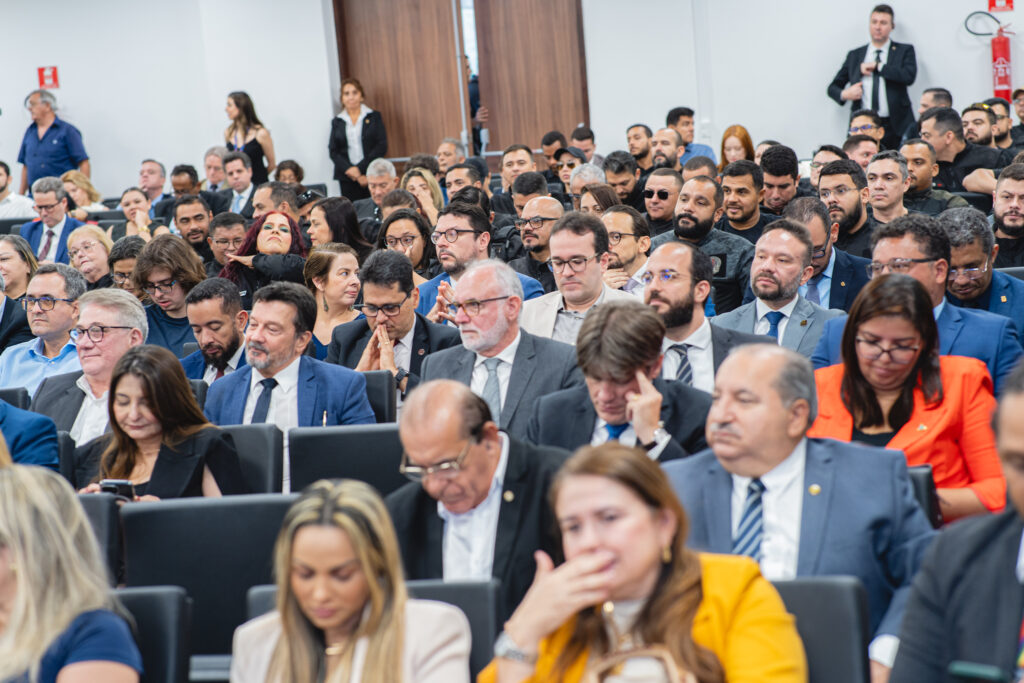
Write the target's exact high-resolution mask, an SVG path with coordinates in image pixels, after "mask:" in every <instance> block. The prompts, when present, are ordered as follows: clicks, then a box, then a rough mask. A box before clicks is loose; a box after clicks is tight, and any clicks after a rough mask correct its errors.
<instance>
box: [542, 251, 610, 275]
mask: <svg viewBox="0 0 1024 683" xmlns="http://www.w3.org/2000/svg"><path fill="white" fill-rule="evenodd" d="M598 256H600V254H594V255H593V256H573V257H572V258H571V259H560V258H553V259H548V260H547V264H548V268H550V269H551V272H553V273H561V272H562V271H563V270H564V269H565V267H566V265H568V266H569V267H570V268H572V272H574V273H582V272H583V270H584V269H585V268H586V267H587V262H588V261H592V260H594V259H596V258H597V257H598Z"/></svg>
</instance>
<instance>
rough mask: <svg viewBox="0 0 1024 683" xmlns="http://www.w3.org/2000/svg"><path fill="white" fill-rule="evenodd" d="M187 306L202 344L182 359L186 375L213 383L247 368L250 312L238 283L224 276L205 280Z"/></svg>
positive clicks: (190, 323)
mask: <svg viewBox="0 0 1024 683" xmlns="http://www.w3.org/2000/svg"><path fill="white" fill-rule="evenodd" d="M185 307H186V313H187V314H188V322H189V325H191V326H192V334H193V335H195V338H196V342H197V343H198V344H199V350H198V351H195V352H193V353H191V354H189V355H187V356H185V357H184V358H182V359H181V365H182V367H183V368H185V376H186V377H188V378H189V379H201V380H204V381H205V382H206V383H207V384H213V383H214V382H215V381H216V380H218V379H220V378H222V377H224V376H225V375H229V374H231V373H232V372H234V371H235V370H237V369H238V368H240V367H244V366H245V364H246V362H245V345H244V344H243V343H242V342H243V338H244V336H245V326H246V324H247V323H248V322H249V314H248V313H247V312H246V311H244V310H242V297H241V296H240V295H239V293H238V286H237V285H236V284H235V283H234V282H232V281H231V280H227V279H225V278H222V277H212V278H209V279H207V280H203V281H202V282H200V283H199V284H198V285H196V286H195V287H193V288H192V291H190V292H189V293H188V296H186V297H185Z"/></svg>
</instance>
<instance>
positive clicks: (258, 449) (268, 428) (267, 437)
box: [221, 424, 284, 493]
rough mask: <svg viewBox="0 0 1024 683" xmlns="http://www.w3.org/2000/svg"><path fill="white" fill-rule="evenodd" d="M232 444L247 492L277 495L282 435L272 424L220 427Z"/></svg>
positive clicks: (281, 469) (281, 474)
mask: <svg viewBox="0 0 1024 683" xmlns="http://www.w3.org/2000/svg"><path fill="white" fill-rule="evenodd" d="M221 429H223V430H224V431H225V432H227V433H228V434H230V435H231V438H233V439H234V441H235V450H237V451H238V462H239V464H240V465H241V466H242V476H243V477H244V478H245V483H246V484H248V485H249V491H250V492H251V493H280V492H281V480H282V479H283V478H284V446H283V444H284V435H283V434H281V430H280V429H278V428H277V427H276V426H275V425H272V424H251V425H230V426H225V427H222V428H221Z"/></svg>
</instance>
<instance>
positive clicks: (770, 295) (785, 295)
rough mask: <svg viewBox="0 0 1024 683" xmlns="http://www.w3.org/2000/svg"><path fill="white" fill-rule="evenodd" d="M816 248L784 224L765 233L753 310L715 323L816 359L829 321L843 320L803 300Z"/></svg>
mask: <svg viewBox="0 0 1024 683" xmlns="http://www.w3.org/2000/svg"><path fill="white" fill-rule="evenodd" d="M813 250H814V243H813V242H812V241H811V236H810V233H808V232H807V228H805V227H804V226H802V225H800V224H799V223H796V222H794V221H791V220H789V219H785V218H783V219H781V220H777V221H773V222H771V223H769V224H768V225H766V226H765V227H764V232H762V233H761V237H760V239H758V240H757V244H756V245H755V248H754V262H753V263H752V264H751V265H750V288H751V289H752V290H753V292H754V296H755V297H757V298H756V299H754V300H753V301H751V302H750V303H749V304H744V305H742V306H740V307H739V308H737V309H734V310H732V311H729V312H728V313H723V314H722V315H720V316H718V317H716V318H713V319H712V323H713V324H715V325H718V326H720V327H724V328H727V329H730V330H736V331H737V332H745V333H747V334H766V335H768V336H769V337H774V338H775V339H777V340H779V345H780V346H784V347H786V348H787V349H792V350H793V351H796V352H798V353H801V354H803V355H805V356H807V357H808V358H810V356H811V353H813V352H814V347H815V345H816V344H817V343H818V338H819V337H821V333H822V331H823V330H824V329H825V321H826V320H831V319H832V318H836V317H838V316H841V315H843V312H842V311H833V310H828V309H825V308H822V307H821V306H818V305H816V304H812V303H811V302H810V301H808V300H807V299H805V298H803V297H802V296H800V295H799V293H798V290H799V288H800V285H802V284H804V283H805V282H807V280H808V279H810V277H811V275H813V274H814V268H813V266H812V265H811V252H812V251H813Z"/></svg>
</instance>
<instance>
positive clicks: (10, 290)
mask: <svg viewBox="0 0 1024 683" xmlns="http://www.w3.org/2000/svg"><path fill="white" fill-rule="evenodd" d="M38 267H39V262H38V261H36V255H35V254H34V253H33V252H32V247H31V245H29V243H28V240H26V239H25V238H24V237H22V236H21V235H0V275H2V276H3V278H4V294H6V295H7V296H9V297H10V298H12V299H16V300H20V299H21V298H22V297H24V296H25V291H26V290H27V289H28V281H29V280H31V279H32V276H33V275H34V274H35V272H36V268H38Z"/></svg>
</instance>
